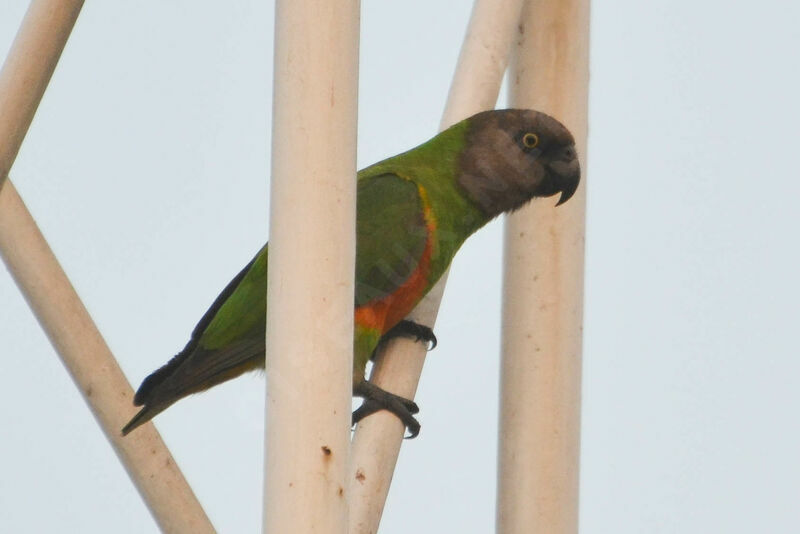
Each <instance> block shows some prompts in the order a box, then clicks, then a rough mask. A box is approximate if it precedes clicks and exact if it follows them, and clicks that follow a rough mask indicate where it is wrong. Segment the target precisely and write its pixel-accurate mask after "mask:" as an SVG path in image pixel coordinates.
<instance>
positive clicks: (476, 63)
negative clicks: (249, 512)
mask: <svg viewBox="0 0 800 534" xmlns="http://www.w3.org/2000/svg"><path fill="white" fill-rule="evenodd" d="M521 8H522V1H521V0H476V2H475V4H474V6H473V10H472V16H471V17H470V22H469V27H468V29H467V34H466V37H465V39H464V43H463V45H462V47H461V53H460V55H459V58H458V65H457V67H456V72H455V75H454V77H453V82H452V84H451V86H450V93H449V95H448V99H447V106H446V108H445V111H444V114H443V116H442V122H441V129H445V128H447V127H449V126H451V125H452V124H454V123H456V122H458V121H459V120H462V119H465V118H467V117H469V116H471V115H473V114H475V113H477V112H479V111H483V110H486V109H491V108H493V107H494V105H495V102H496V101H497V94H498V93H499V91H500V84H501V82H502V79H503V73H504V72H505V70H506V64H507V61H508V54H509V50H510V48H511V43H512V40H513V38H514V36H515V31H514V30H515V28H516V26H517V22H518V21H519V13H520V10H521ZM446 278H447V275H445V276H443V277H442V279H441V280H440V281H439V283H437V284H436V286H435V287H434V288H433V289H432V290H431V291H430V293H429V294H428V295H427V296H426V297H425V299H423V301H422V302H420V304H419V305H418V306H417V308H416V309H415V310H414V311H413V312H412V313H411V315H410V316H409V318H411V319H413V320H415V321H417V322H418V323H420V324H425V325H430V326H433V324H434V322H435V321H436V315H437V313H438V311H439V303H440V302H441V299H442V294H443V292H444V286H445V282H446ZM424 362H425V348H423V346H422V345H421V344H420V343H414V342H412V341H409V340H406V339H395V340H393V341H391V342H390V343H389V345H388V346H387V347H386V349H385V350H384V351H383V353H382V354H381V355H379V357H378V359H377V361H376V363H375V366H374V368H373V370H372V374H371V376H370V381H372V382H373V383H375V384H377V385H378V386H380V387H381V388H383V389H385V390H387V391H391V392H393V393H396V394H398V395H401V396H403V397H406V398H414V395H415V393H416V390H417V384H418V383H419V378H420V374H421V372H422V366H423V364H424ZM404 431H405V429H404V427H403V425H402V423H400V421H399V420H398V419H397V417H395V416H394V415H392V414H389V413H388V412H378V413H376V414H374V415H371V416H369V417H367V418H366V419H364V420H363V421H361V422H360V423H359V424H358V427H357V429H356V433H355V436H354V438H353V452H352V454H353V460H352V467H351V472H350V477H351V478H350V488H351V509H350V534H374V533H375V532H377V530H378V525H379V524H380V520H381V515H382V514H383V508H384V505H385V503H386V497H387V495H388V493H389V486H390V484H391V480H392V475H393V473H394V468H395V465H396V463H397V457H398V455H399V453H400V445H401V443H402V441H403V433H404Z"/></svg>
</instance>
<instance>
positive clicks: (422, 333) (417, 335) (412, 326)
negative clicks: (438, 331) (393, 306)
mask: <svg viewBox="0 0 800 534" xmlns="http://www.w3.org/2000/svg"><path fill="white" fill-rule="evenodd" d="M395 337H408V338H412V339H414V341H424V342H425V344H426V345H427V346H428V347H429V348H428V350H433V349H435V348H436V344H437V343H438V342H437V341H436V335H434V333H433V330H432V329H431V327H430V326H425V325H422V324H419V323H415V322H414V321H410V320H408V319H403V320H402V321H400V322H399V323H397V324H396V325H394V327H392V329H391V330H389V331H388V332H386V333H385V334H383V336H381V344H382V345H383V344H384V343H386V342H387V341H389V340H390V339H392V338H395Z"/></svg>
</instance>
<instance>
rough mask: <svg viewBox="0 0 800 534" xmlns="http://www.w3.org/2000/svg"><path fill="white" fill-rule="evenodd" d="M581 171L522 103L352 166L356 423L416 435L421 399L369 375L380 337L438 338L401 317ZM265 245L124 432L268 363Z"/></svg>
mask: <svg viewBox="0 0 800 534" xmlns="http://www.w3.org/2000/svg"><path fill="white" fill-rule="evenodd" d="M579 181H580V166H579V164H578V157H577V154H576V152H575V141H574V139H573V137H572V135H571V134H570V132H569V131H568V130H567V129H566V128H565V127H564V126H563V125H562V124H561V123H560V122H558V121H557V120H555V119H554V118H552V117H550V116H548V115H545V114H544V113H540V112H537V111H531V110H520V109H508V110H498V111H485V112H482V113H478V114H477V115H473V116H472V117H470V118H468V119H466V120H463V121H461V122H459V123H457V124H455V125H454V126H452V127H450V128H448V129H447V130H445V131H443V132H441V133H440V134H439V135H437V136H436V137H434V138H432V139H431V140H429V141H428V142H426V143H424V144H422V145H420V146H418V147H416V148H414V149H412V150H409V151H408V152H405V153H402V154H400V155H397V156H394V157H391V158H389V159H386V160H383V161H381V162H379V163H376V164H374V165H372V166H370V167H367V168H366V169H364V170H362V171H360V172H359V173H358V183H357V199H356V272H355V301H354V313H355V332H354V338H353V350H354V353H353V395H354V396H357V397H362V398H363V399H364V402H363V404H362V405H361V407H360V408H359V409H358V410H356V411H355V412H354V413H353V423H356V422H358V421H359V420H360V419H363V418H364V417H366V416H368V415H370V414H372V413H374V412H376V411H378V410H384V409H385V410H389V411H390V412H392V413H394V414H395V415H396V416H397V417H398V418H400V420H401V421H402V422H403V423H404V424H405V425H406V427H407V429H408V431H409V433H410V437H414V436H416V435H417V433H418V432H419V428H420V425H419V423H418V422H417V420H416V419H415V418H414V416H413V414H415V413H417V411H418V408H417V406H416V404H415V403H414V402H413V401H411V400H408V399H404V398H402V397H399V396H396V395H393V394H392V393H389V392H387V391H384V390H382V389H380V388H378V387H377V386H375V385H373V384H371V383H370V382H368V381H367V380H366V379H365V377H364V370H365V367H366V365H367V362H368V361H369V359H370V358H371V357H372V355H373V352H374V351H375V349H376V347H377V346H378V344H379V343H380V342H381V340H382V338H383V339H384V340H385V339H386V338H387V337H392V336H396V335H404V336H413V337H415V338H417V339H418V340H424V341H426V342H433V343H434V344H435V337H434V336H433V332H432V331H431V330H430V328H428V327H426V326H423V325H418V324H415V323H412V322H410V321H406V320H404V318H405V317H406V315H407V314H408V313H409V312H410V311H411V310H412V309H413V308H414V306H416V304H417V303H418V302H419V301H420V299H422V297H423V296H425V294H426V293H427V292H428V291H429V290H430V289H431V287H433V285H434V284H435V283H436V281H437V280H439V277H441V276H442V274H443V273H444V272H445V270H446V269H447V267H448V266H449V265H450V262H451V260H452V259H453V256H454V255H455V253H456V251H458V249H459V247H461V245H462V244H463V243H464V241H465V240H466V239H467V238H468V237H469V236H470V235H471V234H472V233H474V232H475V231H476V230H478V229H479V228H481V227H482V226H483V225H485V224H486V223H487V222H489V221H490V220H491V219H493V218H494V217H496V216H497V215H500V214H501V213H504V212H511V211H514V210H516V209H517V208H520V207H521V206H523V205H524V204H526V203H527V202H528V201H529V200H530V199H531V198H533V197H547V196H551V195H555V194H556V193H561V198H560V200H559V201H558V203H557V204H556V205H558V204H562V203H564V202H566V201H567V200H568V199H569V198H570V197H571V196H572V195H573V194H574V193H575V190H576V189H577V187H578V182H579ZM268 254H269V246H268V245H264V247H263V248H262V249H261V250H260V251H259V252H258V253H257V254H256V256H255V258H253V260H252V261H251V262H250V263H248V264H247V265H246V266H245V267H244V269H242V271H241V272H240V273H239V274H238V275H236V277H235V278H234V279H233V280H232V281H231V282H230V283H229V284H228V285H227V286H226V287H225V289H224V290H223V291H222V293H221V294H220V295H219V296H218V297H217V299H216V300H215V301H214V303H213V304H212V305H211V307H210V308H209V309H208V311H207V312H206V313H205V315H203V317H202V318H201V319H200V322H199V323H198V324H197V326H196V327H195V329H194V331H193V332H192V336H191V339H190V340H189V342H188V343H187V344H186V347H184V349H183V350H182V351H181V352H180V353H178V354H177V355H176V356H175V357H174V358H172V359H171V360H170V361H169V362H167V363H166V364H165V365H164V366H163V367H161V368H160V369H158V370H157V371H155V372H153V373H152V374H151V375H150V376H148V377H147V378H146V379H145V380H144V382H142V385H141V386H140V387H139V390H138V391H137V392H136V396H135V397H134V401H133V402H134V404H135V405H136V406H143V408H142V409H141V410H140V411H139V413H137V414H136V416H134V417H133V419H131V421H130V422H129V423H128V424H127V425H126V426H125V428H123V429H122V433H123V434H127V433H128V432H130V431H131V430H133V429H135V428H136V427H138V426H139V425H142V424H144V423H145V422H147V421H149V420H150V419H152V418H153V417H154V416H155V415H156V414H158V413H160V412H161V411H163V410H165V409H166V408H168V407H169V406H170V405H172V403H174V402H175V401H177V400H179V399H181V398H183V397H185V396H187V395H189V394H191V393H196V392H199V391H203V390H206V389H208V388H210V387H212V386H215V385H217V384H219V383H221V382H224V381H226V380H229V379H231V378H234V377H237V376H239V375H241V374H243V373H245V372H246V371H250V370H253V369H258V368H263V367H264V351H265V349H264V346H265V335H266V334H265V324H266V313H267V303H266V295H267V255H268Z"/></svg>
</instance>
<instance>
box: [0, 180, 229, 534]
mask: <svg viewBox="0 0 800 534" xmlns="http://www.w3.org/2000/svg"><path fill="white" fill-rule="evenodd" d="M0 257H2V258H3V261H5V263H6V266H7V267H8V270H9V271H10V272H11V275H12V276H13V277H14V280H15V282H16V283H17V285H18V286H19V288H20V290H21V291H22V293H23V295H24V296H25V299H26V300H27V301H28V305H29V306H30V307H31V309H32V310H33V312H34V314H35V315H36V318H37V319H38V320H39V324H41V325H42V328H43V329H44V331H45V333H46V334H47V337H48V338H49V339H50V342H51V343H52V344H53V346H54V347H55V349H56V351H57V352H58V354H59V356H60V357H61V360H62V362H63V363H64V366H65V367H66V368H67V371H69V373H70V376H72V379H73V381H74V382H75V385H76V386H77V387H78V389H80V391H81V393H82V394H83V397H84V400H86V402H87V404H88V405H89V408H90V409H91V411H92V414H93V415H94V417H95V419H96V420H97V422H98V424H100V427H101V428H102V430H103V432H104V433H105V435H106V438H107V439H108V441H109V442H111V446H112V447H113V448H114V452H116V453H117V457H118V458H119V459H120V461H121V462H122V464H123V466H124V467H125V469H126V470H127V472H128V475H129V476H130V477H131V480H132V481H133V483H134V485H135V486H136V489H137V490H139V493H140V494H141V496H142V498H143V499H144V501H145V504H146V505H147V507H148V508H149V509H150V512H151V513H152V514H153V517H154V519H155V520H156V522H157V523H158V526H159V528H160V529H161V531H162V532H167V533H175V534H182V533H190V532H191V533H195V532H199V533H206V532H214V528H213V527H212V526H211V523H210V522H209V520H208V518H207V517H206V515H205V512H203V509H202V508H201V507H200V503H199V502H198V501H197V499H196V498H195V496H194V493H192V490H191V488H190V487H189V485H188V484H187V483H186V480H185V479H184V478H183V475H182V474H181V472H180V470H179V469H178V466H177V465H176V464H175V460H173V458H172V455H171V454H170V453H169V451H168V450H167V448H166V446H165V445H164V442H163V441H161V437H160V436H159V435H158V432H156V430H155V427H154V426H153V425H152V424H150V425H145V426H143V427H142V428H141V429H140V430H138V431H137V432H135V433H134V434H131V435H130V436H128V437H125V438H123V437H122V434H120V429H121V428H122V426H123V425H124V424H125V423H126V422H127V421H128V419H130V417H131V416H132V415H133V413H134V412H135V410H134V409H133V404H132V399H133V390H131V386H130V384H128V381H127V380H126V378H125V375H124V374H123V373H122V370H121V369H120V368H119V366H118V365H117V362H116V361H115V360H114V357H113V356H112V355H111V351H110V350H109V348H108V346H107V345H106V342H105V341H104V340H103V338H102V336H101V335H100V332H98V331H97V327H96V326H95V324H94V322H93V321H92V319H91V317H89V313H88V312H87V311H86V308H85V307H84V306H83V303H81V301H80V299H79V298H78V295H77V294H76V293H75V290H74V289H73V287H72V285H71V284H70V282H69V279H67V276H66V274H64V271H63V270H62V269H61V266H60V265H59V263H58V260H56V258H55V256H53V252H52V251H51V250H50V247H49V246H48V245H47V242H46V241H45V240H44V237H43V236H42V234H41V232H40V231H39V228H38V227H37V226H36V223H35V222H34V220H33V218H32V217H31V215H30V213H29V212H28V210H27V208H26V207H25V205H24V204H23V202H22V199H20V197H19V195H18V194H17V191H16V189H15V188H14V184H12V183H11V180H6V181H5V182H4V183H3V184H2V185H0Z"/></svg>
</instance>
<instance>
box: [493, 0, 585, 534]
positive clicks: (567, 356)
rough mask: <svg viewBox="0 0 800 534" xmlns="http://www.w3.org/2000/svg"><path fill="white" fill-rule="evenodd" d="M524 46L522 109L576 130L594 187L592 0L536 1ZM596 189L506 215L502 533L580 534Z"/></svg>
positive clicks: (517, 57)
mask: <svg viewBox="0 0 800 534" xmlns="http://www.w3.org/2000/svg"><path fill="white" fill-rule="evenodd" d="M517 43H518V45H517V46H516V47H515V50H514V53H513V55H512V68H511V73H512V75H511V84H510V97H511V105H512V106H513V107H521V108H533V109H537V110H540V111H544V112H546V113H548V114H550V115H553V116H554V117H556V118H558V119H559V120H561V121H562V122H563V123H564V124H565V125H566V126H567V127H568V128H569V129H570V131H572V133H573V135H574V136H575V139H576V142H577V149H578V153H579V155H580V156H581V168H582V171H583V177H582V179H583V180H584V182H583V183H584V184H585V178H586V133H587V107H588V83H589V0H558V1H555V0H548V1H542V0H537V1H531V0H528V1H527V2H526V3H525V7H524V8H523V12H522V19H521V24H520V26H519V30H518V33H517ZM585 192H586V186H585V185H581V187H580V188H579V189H578V192H577V193H576V194H575V196H574V197H573V198H572V199H571V200H570V201H569V202H567V203H566V204H565V205H563V206H560V207H558V208H555V209H554V208H553V207H552V205H551V204H552V202H551V201H550V200H542V201H539V202H536V203H534V204H532V205H529V206H527V207H525V208H523V209H521V210H519V211H518V212H516V213H514V214H512V215H511V216H509V217H508V219H507V220H506V227H505V255H504V256H505V257H504V265H505V268H504V277H503V284H504V285H503V330H502V347H503V355H502V368H501V387H500V391H501V394H500V398H501V400H500V414H501V416H500V441H499V449H498V454H499V465H498V477H499V479H498V497H497V532H498V534H520V533H525V534H537V533H541V534H574V533H577V532H578V461H579V449H580V400H581V396H580V384H581V342H582V321H583V254H584V220H585V205H586V193H585Z"/></svg>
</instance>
